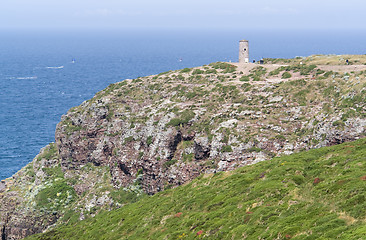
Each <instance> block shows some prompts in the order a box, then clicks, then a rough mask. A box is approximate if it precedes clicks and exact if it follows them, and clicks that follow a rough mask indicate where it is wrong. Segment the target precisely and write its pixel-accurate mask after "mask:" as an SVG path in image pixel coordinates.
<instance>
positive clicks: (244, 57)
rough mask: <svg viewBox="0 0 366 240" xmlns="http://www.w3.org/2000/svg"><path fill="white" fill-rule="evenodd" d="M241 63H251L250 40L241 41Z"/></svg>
mask: <svg viewBox="0 0 366 240" xmlns="http://www.w3.org/2000/svg"><path fill="white" fill-rule="evenodd" d="M239 63H249V42H248V40H240V41H239Z"/></svg>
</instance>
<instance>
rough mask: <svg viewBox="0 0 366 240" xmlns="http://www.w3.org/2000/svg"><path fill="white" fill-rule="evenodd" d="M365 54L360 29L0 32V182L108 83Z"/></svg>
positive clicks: (24, 161)
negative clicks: (235, 64)
mask: <svg viewBox="0 0 366 240" xmlns="http://www.w3.org/2000/svg"><path fill="white" fill-rule="evenodd" d="M241 39H247V40H249V42H250V58H251V61H252V60H253V59H256V60H259V59H260V58H262V57H273V58H275V57H280V58H292V57H296V56H308V55H312V54H366V46H365V44H364V43H365V42H366V33H363V32H362V31H310V30H309V31H295V30H293V31H254V30H252V31H219V30H217V31H123V30H120V31H96V32H93V31H44V32H42V31H0V130H1V131H0V179H5V178H7V177H10V176H11V175H13V174H14V173H16V172H17V171H18V170H19V169H21V168H22V167H24V166H25V165H26V164H27V163H29V162H30V161H31V160H32V159H33V158H34V157H35V156H36V155H37V154H38V152H39V150H40V148H42V147H44V146H46V145H47V144H48V143H50V142H53V141H54V132H55V127H56V124H57V123H58V122H59V121H60V118H61V116H62V114H65V113H66V112H67V110H68V109H69V108H71V107H73V106H77V105H79V104H81V103H82V102H83V101H85V100H87V99H90V98H92V97H93V96H94V94H95V93H96V92H98V91H100V90H102V89H104V88H105V87H107V86H108V85H109V84H111V83H115V82H119V81H122V80H124V79H127V78H132V79H133V78H137V77H140V76H146V75H151V74H157V73H160V72H165V71H168V70H175V69H182V68H185V67H194V66H201V65H204V64H209V63H211V62H216V61H237V58H238V44H239V40H241Z"/></svg>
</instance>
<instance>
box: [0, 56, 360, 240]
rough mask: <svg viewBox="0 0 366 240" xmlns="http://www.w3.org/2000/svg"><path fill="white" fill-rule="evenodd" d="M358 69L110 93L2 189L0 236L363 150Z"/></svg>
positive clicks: (277, 65) (213, 73) (178, 77)
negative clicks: (301, 156) (272, 167)
mask: <svg viewBox="0 0 366 240" xmlns="http://www.w3.org/2000/svg"><path fill="white" fill-rule="evenodd" d="M346 60H348V64H346ZM365 64H366V57H365V56H364V55H362V56H335V55H331V56H310V57H307V58H302V57H299V58H295V59H265V60H264V64H263V65H259V64H246V65H238V64H236V63H221V62H219V63H212V64H209V65H206V66H202V67H196V68H186V69H182V70H176V71H169V72H165V73H161V74H158V75H154V76H147V77H141V78H137V79H133V80H132V79H127V80H124V81H122V82H119V83H115V84H112V85H110V86H109V87H107V88H106V89H104V90H103V91H100V92H99V93H97V94H96V95H95V97H93V98H92V99H90V100H88V101H85V102H84V103H82V104H81V105H80V106H78V107H74V108H72V109H70V110H69V111H68V113H67V114H65V115H64V116H62V119H61V122H60V123H59V124H58V125H57V128H56V133H55V143H51V144H49V145H48V146H46V147H45V148H43V149H42V150H41V152H40V154H38V155H37V156H36V158H35V159H34V160H33V161H32V162H31V163H30V164H28V165H27V166H26V167H24V168H23V169H22V170H20V171H19V172H18V173H17V174H15V175H14V176H13V177H12V178H9V179H6V180H5V181H2V182H1V183H0V229H1V236H2V238H3V239H19V238H22V237H24V236H27V235H30V234H34V233H38V232H41V231H43V230H45V229H47V228H48V227H49V226H55V225H60V224H62V223H69V224H71V223H76V222H77V221H79V220H83V219H88V218H90V217H93V216H96V215H98V213H100V212H103V211H110V210H113V209H117V208H121V209H124V208H125V205H126V204H127V205H128V204H130V203H131V202H134V201H138V200H139V199H140V198H144V195H153V194H156V193H158V192H161V191H163V190H167V189H170V188H175V187H176V186H179V185H182V184H185V183H187V182H190V181H191V180H193V179H194V178H196V177H198V176H201V175H202V174H213V173H216V174H217V173H218V172H221V171H231V170H234V169H236V168H239V167H243V166H246V165H250V164H254V163H258V162H262V161H264V160H269V159H272V158H273V157H276V156H281V155H289V154H293V153H295V152H299V151H303V150H308V149H312V148H321V147H325V146H330V145H335V144H340V143H343V142H346V141H353V140H357V139H359V138H362V137H364V136H365V132H366V131H365V126H366V118H365V116H366V106H365V105H366V78H365V77H366V65H365Z"/></svg>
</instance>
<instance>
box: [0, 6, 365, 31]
mask: <svg viewBox="0 0 366 240" xmlns="http://www.w3.org/2000/svg"><path fill="white" fill-rule="evenodd" d="M0 1H1V2H0V29H29V30H31V29H177V30H179V29H240V30H242V29H332V30H337V29H360V30H362V29H363V30H364V29H365V28H366V24H365V22H366V14H365V12H366V1H365V0H347V1H344V0H342V1H341V0H277V1H276V0H57V1H55V0H0Z"/></svg>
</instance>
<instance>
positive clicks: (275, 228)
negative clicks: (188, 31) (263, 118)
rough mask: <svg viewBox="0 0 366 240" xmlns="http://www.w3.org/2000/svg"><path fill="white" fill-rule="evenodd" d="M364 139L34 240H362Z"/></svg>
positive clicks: (212, 180) (213, 178) (170, 193)
mask: <svg viewBox="0 0 366 240" xmlns="http://www.w3.org/2000/svg"><path fill="white" fill-rule="evenodd" d="M365 175H366V138H364V139H361V140H358V141H355V142H352V143H345V144H341V145H337V146H333V147H327V148H321V149H315V150H310V151H306V152H301V153H298V154H293V155H290V156H284V157H280V158H274V159H273V160H271V161H265V162H260V163H258V164H255V165H251V166H246V167H243V168H239V169H237V170H235V171H233V172H220V173H216V174H213V175H202V176H201V177H199V178H197V179H195V180H193V181H192V182H190V183H189V184H186V185H183V186H180V187H178V188H175V189H171V190H167V191H164V192H160V193H158V194H156V195H154V196H152V197H145V198H143V199H142V200H140V201H138V202H136V203H133V204H129V205H127V206H125V207H123V208H121V209H118V210H115V211H112V212H105V213H102V214H100V215H97V216H96V217H94V218H90V219H87V220H85V221H82V222H79V223H77V224H75V225H68V226H63V227H60V228H56V229H54V230H51V231H50V232H48V233H45V234H41V235H36V236H32V237H30V238H29V239H195V238H206V239H243V238H245V237H246V239H290V238H291V239H364V237H365V236H366V224H365V221H366V201H365V200H366V181H365V180H366V177H365Z"/></svg>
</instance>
